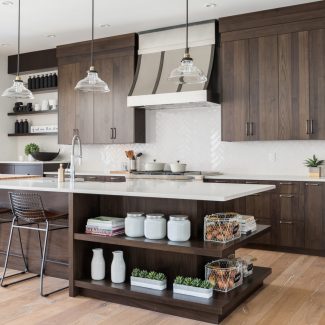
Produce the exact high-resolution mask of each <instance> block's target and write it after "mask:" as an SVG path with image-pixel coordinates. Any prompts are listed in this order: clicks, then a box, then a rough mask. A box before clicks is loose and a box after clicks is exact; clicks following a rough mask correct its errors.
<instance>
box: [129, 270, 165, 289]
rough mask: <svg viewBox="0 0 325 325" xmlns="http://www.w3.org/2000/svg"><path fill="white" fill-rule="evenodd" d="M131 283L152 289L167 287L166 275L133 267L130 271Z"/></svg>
mask: <svg viewBox="0 0 325 325" xmlns="http://www.w3.org/2000/svg"><path fill="white" fill-rule="evenodd" d="M131 285H133V286H138V287H143V288H149V289H154V290H164V289H166V288H167V281H166V275H165V274H164V273H158V272H155V271H150V272H148V271H147V270H140V269H138V268H135V269H133V271H132V273H131Z"/></svg>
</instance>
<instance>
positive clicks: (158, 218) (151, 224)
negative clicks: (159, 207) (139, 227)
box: [144, 213, 166, 239]
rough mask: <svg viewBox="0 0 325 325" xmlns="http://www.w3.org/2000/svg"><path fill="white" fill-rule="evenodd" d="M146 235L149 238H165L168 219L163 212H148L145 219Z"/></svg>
mask: <svg viewBox="0 0 325 325" xmlns="http://www.w3.org/2000/svg"><path fill="white" fill-rule="evenodd" d="M144 235H145V237H146V238H148V239H163V238H165V237H166V219H165V218H164V215H163V214H162V213H151V214H147V217H146V220H145V221H144Z"/></svg>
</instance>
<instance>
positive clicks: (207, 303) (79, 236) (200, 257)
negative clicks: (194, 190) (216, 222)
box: [69, 193, 271, 323]
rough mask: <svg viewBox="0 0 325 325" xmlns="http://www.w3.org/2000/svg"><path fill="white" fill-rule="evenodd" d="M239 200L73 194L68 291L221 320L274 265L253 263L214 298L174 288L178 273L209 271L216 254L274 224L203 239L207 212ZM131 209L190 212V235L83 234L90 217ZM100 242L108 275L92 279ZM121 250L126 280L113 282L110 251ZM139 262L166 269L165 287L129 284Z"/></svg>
mask: <svg viewBox="0 0 325 325" xmlns="http://www.w3.org/2000/svg"><path fill="white" fill-rule="evenodd" d="M234 202H235V200H231V201H229V202H206V201H197V200H184V199H167V198H148V197H147V198H146V197H124V196H110V195H94V194H76V193H74V194H70V197H69V209H70V210H69V218H70V219H69V224H70V229H69V231H70V236H69V241H70V242H69V247H70V249H71V251H70V258H71V260H70V271H69V281H70V288H69V290H70V296H76V295H85V296H89V297H94V298H98V299H103V300H107V301H112V302H116V303H121V304H126V305H130V306H135V307H139V308H144V309H149V310H154V311H159V312H163V313H168V314H172V315H177V316H182V317H188V318H192V319H196V320H200V321H206V322H210V323H219V322H220V321H221V320H222V319H224V318H225V317H226V316H227V315H229V313H231V311H233V310H234V309H235V308H236V307H237V306H238V305H239V304H240V303H242V302H243V301H244V300H245V299H247V298H248V297H249V296H250V295H251V294H252V293H253V292H255V291H256V290H257V289H259V288H260V287H261V286H263V281H264V279H265V278H266V277H267V276H268V275H269V274H270V273H271V269H270V268H265V267H254V273H253V275H251V276H249V277H247V278H245V279H244V283H243V285H241V286H239V287H238V288H236V289H234V290H232V291H230V292H228V293H220V292H216V291H215V292H214V295H213V297H212V298H210V299H203V298H196V297H190V296H184V295H179V294H174V293H173V290H172V285H173V281H174V279H175V277H176V276H177V275H183V276H190V277H199V278H202V279H203V278H204V277H205V274H204V273H205V269H204V266H205V265H206V264H207V263H208V262H211V261H213V260H216V259H218V258H222V257H227V256H229V255H230V254H234V253H235V250H236V249H238V248H240V247H243V246H244V245H245V244H247V243H248V242H249V241H251V240H253V239H256V238H258V237H260V236H263V235H265V234H266V233H267V232H268V231H269V230H270V226H266V225H258V227H257V230H256V231H254V232H252V233H250V234H248V235H244V236H241V238H239V239H237V240H235V241H233V242H229V243H226V244H218V243H212V242H204V240H203V220H204V216H205V215H206V214H209V213H213V212H216V211H225V210H228V211H233V210H234V209H235V203H234ZM127 211H143V212H145V213H148V212H161V213H164V214H165V215H166V216H167V215H169V214H186V215H188V216H189V219H190V220H191V225H192V231H191V239H190V240H189V241H188V242H183V243H176V242H170V241H168V240H167V239H164V240H148V239H145V238H129V237H126V236H121V235H120V236H114V237H103V236H98V235H90V234H85V233H84V231H85V225H86V222H87V219H88V218H90V217H93V216H95V215H111V216H119V217H121V216H125V215H126V212H127ZM97 247H101V248H103V251H104V257H105V260H106V263H107V267H106V273H107V274H106V279H105V280H104V281H93V280H91V275H90V271H91V268H90V264H91V259H92V249H93V248H97ZM115 250H122V251H123V252H124V258H125V262H126V282H125V283H123V284H114V283H111V282H110V267H109V266H110V261H111V259H112V257H111V256H112V252H113V251H115ZM135 267H139V268H143V269H147V270H154V271H158V272H163V273H165V274H166V276H167V289H166V290H164V291H162V292H158V291H155V290H150V289H144V288H138V287H134V286H131V285H130V284H129V278H130V273H131V270H132V269H133V268H135Z"/></svg>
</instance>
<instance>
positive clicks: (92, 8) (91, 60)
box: [19, 0, 95, 67]
mask: <svg viewBox="0 0 325 325" xmlns="http://www.w3.org/2000/svg"><path fill="white" fill-rule="evenodd" d="M19 1H20V0H19ZM91 10H92V16H91V50H90V66H91V67H92V66H93V65H94V20H95V0H92V6H91Z"/></svg>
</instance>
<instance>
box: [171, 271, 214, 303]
mask: <svg viewBox="0 0 325 325" xmlns="http://www.w3.org/2000/svg"><path fill="white" fill-rule="evenodd" d="M173 292H174V293H179V294H182V295H187V296H195V297H199V298H206V299H209V298H211V297H212V295H213V288H212V284H211V283H210V282H209V281H207V280H201V279H198V278H190V277H183V276H177V277H176V278H175V280H174V284H173Z"/></svg>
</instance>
